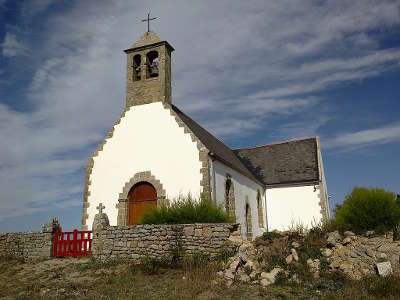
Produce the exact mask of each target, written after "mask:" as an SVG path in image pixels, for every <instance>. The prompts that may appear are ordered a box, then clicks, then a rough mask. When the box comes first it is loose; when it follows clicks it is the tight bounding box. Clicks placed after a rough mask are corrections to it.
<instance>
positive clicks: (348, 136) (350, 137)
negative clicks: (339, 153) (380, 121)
mask: <svg viewBox="0 0 400 300" xmlns="http://www.w3.org/2000/svg"><path fill="white" fill-rule="evenodd" d="M397 141H400V123H395V124H391V125H387V126H382V127H378V128H373V129H364V130H360V131H356V132H351V133H345V134H342V135H340V136H337V137H335V138H333V139H330V140H327V141H326V142H325V146H326V147H327V148H360V147H364V146H369V145H379V144H385V143H390V142H397Z"/></svg>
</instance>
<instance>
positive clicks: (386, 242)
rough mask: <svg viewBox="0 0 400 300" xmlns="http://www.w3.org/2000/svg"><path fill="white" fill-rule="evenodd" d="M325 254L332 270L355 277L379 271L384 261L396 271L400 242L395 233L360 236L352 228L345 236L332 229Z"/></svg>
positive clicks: (399, 254)
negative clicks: (394, 235) (379, 265)
mask: <svg viewBox="0 0 400 300" xmlns="http://www.w3.org/2000/svg"><path fill="white" fill-rule="evenodd" d="M322 254H323V256H325V257H326V258H327V260H328V262H329V265H330V267H331V269H333V270H340V271H342V272H344V273H345V274H347V275H348V276H350V277H352V278H355V279H359V278H361V277H363V276H365V275H369V274H375V273H376V272H377V267H378V264H380V263H384V262H389V263H390V265H391V267H392V268H393V269H394V270H398V269H399V267H400V262H399V258H400V241H393V235H392V233H389V234H386V235H379V236H378V235H375V234H373V233H372V232H370V233H367V235H364V236H358V235H355V234H354V233H352V232H350V231H346V232H345V233H344V234H343V235H341V234H339V232H337V231H335V232H331V233H329V234H328V236H327V248H326V249H323V251H322Z"/></svg>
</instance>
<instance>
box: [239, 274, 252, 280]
mask: <svg viewBox="0 0 400 300" xmlns="http://www.w3.org/2000/svg"><path fill="white" fill-rule="evenodd" d="M239 280H240V281H242V282H249V281H250V277H249V276H248V275H246V274H242V275H240V276H239Z"/></svg>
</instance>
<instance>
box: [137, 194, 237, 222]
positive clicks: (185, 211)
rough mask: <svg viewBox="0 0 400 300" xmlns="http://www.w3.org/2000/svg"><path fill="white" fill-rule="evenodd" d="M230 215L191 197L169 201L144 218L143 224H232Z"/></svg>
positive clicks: (205, 200) (215, 206) (213, 205)
mask: <svg viewBox="0 0 400 300" xmlns="http://www.w3.org/2000/svg"><path fill="white" fill-rule="evenodd" d="M230 222H232V220H231V218H230V217H229V216H228V214H227V213H226V212H225V211H224V210H223V209H222V207H220V206H218V205H216V204H215V203H214V202H212V201H210V200H208V199H205V198H201V199H195V198H192V197H191V196H190V195H188V196H187V197H180V198H178V199H176V200H175V201H167V202H166V204H163V205H161V206H160V207H157V208H155V209H153V210H151V211H149V212H148V213H147V214H145V215H144V216H143V218H142V221H141V224H193V223H230Z"/></svg>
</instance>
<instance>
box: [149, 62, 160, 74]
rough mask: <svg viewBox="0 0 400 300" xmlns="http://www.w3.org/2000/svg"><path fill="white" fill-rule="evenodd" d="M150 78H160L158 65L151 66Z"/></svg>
mask: <svg viewBox="0 0 400 300" xmlns="http://www.w3.org/2000/svg"><path fill="white" fill-rule="evenodd" d="M150 76H158V66H157V65H156V64H152V65H151V67H150Z"/></svg>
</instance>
